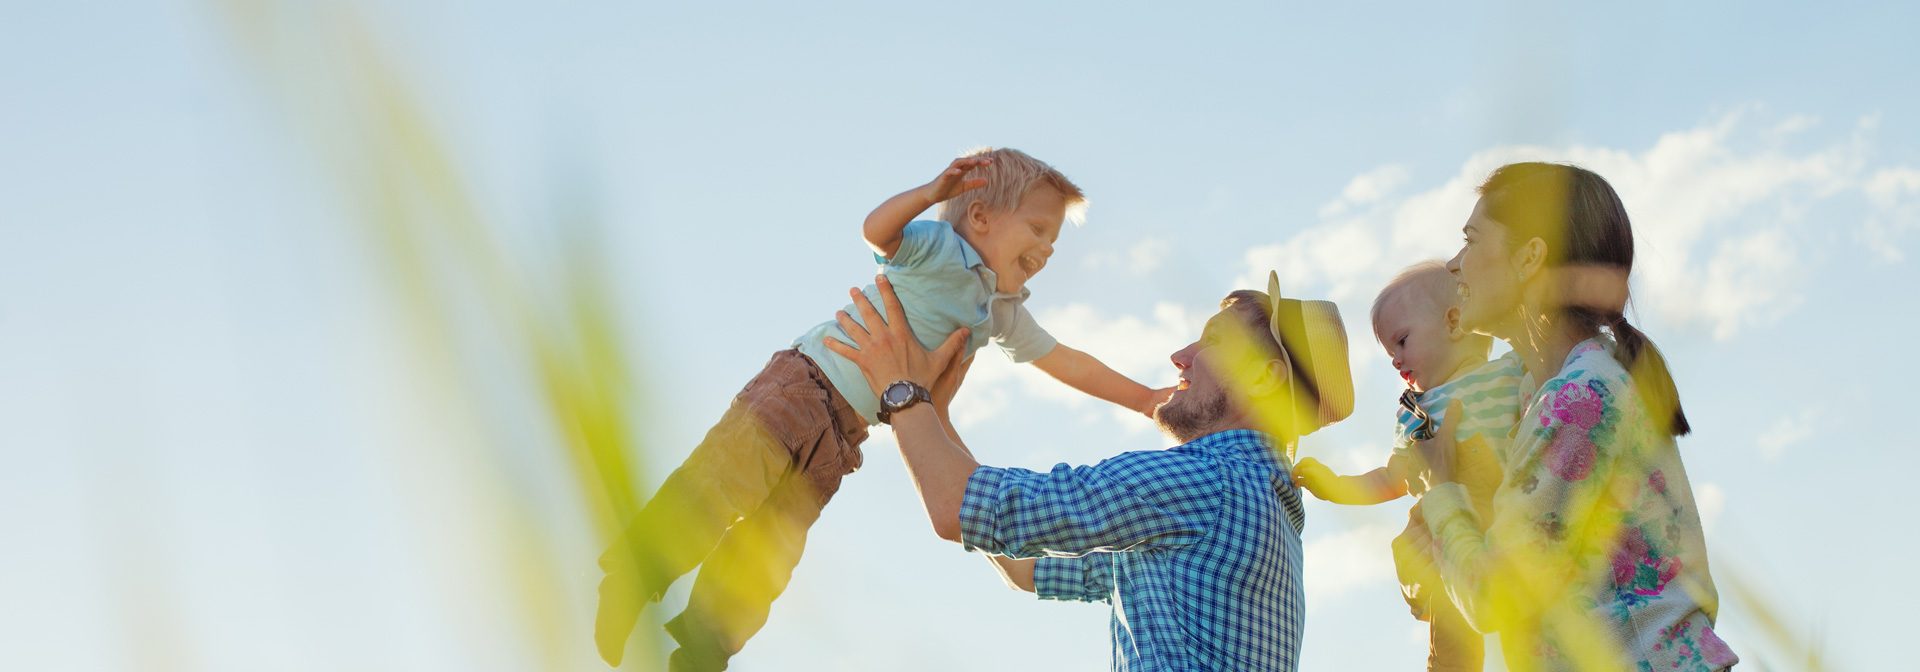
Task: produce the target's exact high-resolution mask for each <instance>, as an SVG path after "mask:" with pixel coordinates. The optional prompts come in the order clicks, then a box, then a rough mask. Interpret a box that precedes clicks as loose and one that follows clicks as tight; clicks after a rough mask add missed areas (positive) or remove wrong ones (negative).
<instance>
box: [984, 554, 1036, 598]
mask: <svg viewBox="0 0 1920 672" xmlns="http://www.w3.org/2000/svg"><path fill="white" fill-rule="evenodd" d="M987 559H988V560H992V561H993V568H994V569H997V570H1000V579H1001V580H1002V581H1006V582H1007V587H1008V588H1012V589H1014V590H1024V591H1026V592H1029V593H1031V592H1033V564H1034V562H1036V559H1034V558H1023V559H1019V560H1016V559H1013V558H1009V557H1007V556H1004V555H989V556H987Z"/></svg>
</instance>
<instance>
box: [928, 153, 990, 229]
mask: <svg viewBox="0 0 1920 672" xmlns="http://www.w3.org/2000/svg"><path fill="white" fill-rule="evenodd" d="M992 163H993V159H990V158H987V157H984V156H965V157H961V158H958V159H954V160H953V163H949V164H947V169H946V170H944V171H941V173H940V176H939V177H935V178H933V181H932V182H928V183H927V184H926V186H924V187H921V188H920V193H921V194H923V195H925V196H926V199H927V205H929V206H931V205H933V204H935V203H939V202H941V201H944V200H947V199H949V198H953V197H955V196H959V195H960V194H963V193H966V192H969V191H973V190H975V189H979V188H981V187H984V186H987V178H984V177H975V178H968V177H967V176H966V175H967V173H968V172H971V171H972V170H973V169H975V168H979V167H982V166H987V165H991V164H992ZM953 224H954V226H959V222H954V223H953Z"/></svg>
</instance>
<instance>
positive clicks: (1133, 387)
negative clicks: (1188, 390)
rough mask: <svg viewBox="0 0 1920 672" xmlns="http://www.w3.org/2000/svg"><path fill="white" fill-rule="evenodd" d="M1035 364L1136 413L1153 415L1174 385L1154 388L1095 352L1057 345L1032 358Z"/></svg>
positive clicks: (1066, 381) (1063, 379) (1065, 380)
mask: <svg viewBox="0 0 1920 672" xmlns="http://www.w3.org/2000/svg"><path fill="white" fill-rule="evenodd" d="M1033 365H1034V366H1037V367H1040V370H1041V371H1045V372H1047V375H1049V376H1053V378H1054V380H1058V381H1060V382H1063V383H1066V384H1067V385H1068V386H1069V387H1072V388H1073V389H1076V390H1079V391H1081V392H1085V393H1087V394H1089V395H1092V396H1094V397H1096V398H1099V399H1104V400H1106V401H1110V402H1113V403H1116V404H1119V405H1121V406H1123V407H1125V408H1128V409H1131V410H1133V411H1134V412H1137V413H1140V414H1141V415H1145V416H1147V417H1149V418H1151V417H1153V409H1154V407H1155V406H1158V405H1160V403H1161V402H1164V401H1166V399H1167V395H1168V394H1170V393H1172V392H1173V388H1171V387H1168V388H1162V389H1158V390H1156V389H1152V388H1149V387H1147V386H1145V385H1141V384H1140V383H1136V382H1134V381H1133V379H1131V378H1128V377H1126V376H1123V375H1120V372H1118V371H1114V370H1113V369H1111V368H1108V367H1107V365H1106V364H1103V363H1101V361H1100V360H1098V359H1095V358H1094V357H1093V355H1089V354H1087V353H1084V352H1081V351H1079V350H1075V349H1073V348H1069V347H1067V346H1066V345H1064V344H1062V345H1055V346H1053V350H1052V351H1051V352H1048V353H1047V354H1045V355H1043V356H1041V357H1040V358H1039V359H1036V360H1033Z"/></svg>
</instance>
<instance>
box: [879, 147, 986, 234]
mask: <svg viewBox="0 0 1920 672" xmlns="http://www.w3.org/2000/svg"><path fill="white" fill-rule="evenodd" d="M990 163H993V160H992V159H988V158H986V157H963V158H958V159H954V160H953V163H950V164H947V169H946V170H945V171H942V172H941V173H940V176H939V177H935V178H933V181H932V182H928V183H926V184H923V185H920V186H918V187H914V188H912V189H908V190H906V191H903V192H900V193H898V194H895V195H894V196H893V198H889V199H887V200H886V201H883V202H881V203H880V207H877V208H874V209H873V212H871V213H869V214H868V215H867V222H866V224H864V225H862V226H861V228H860V232H861V234H862V235H864V236H865V237H866V239H867V246H868V247H872V248H873V251H874V253H875V254H878V255H880V256H882V257H887V258H892V257H893V254H894V253H895V252H899V251H900V240H901V235H900V231H901V230H902V229H905V228H907V224H908V223H909V222H912V221H913V216H914V215H918V214H920V213H921V212H923V211H925V210H926V209H927V208H931V207H933V205H934V204H935V203H939V202H941V201H944V200H947V199H949V198H953V197H954V196H957V195H959V194H960V193H962V192H966V191H972V190H974V189H979V188H981V187H984V186H987V180H986V178H984V177H976V178H972V179H967V178H966V174H967V171H970V170H973V169H974V168H978V167H980V166H984V165H987V164H990ZM951 223H952V224H953V225H954V226H955V227H958V226H960V223H959V222H951Z"/></svg>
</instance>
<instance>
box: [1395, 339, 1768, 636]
mask: <svg viewBox="0 0 1920 672" xmlns="http://www.w3.org/2000/svg"><path fill="white" fill-rule="evenodd" d="M1610 347H1612V342H1611V341H1610V340H1606V339H1604V338H1596V339H1590V340H1587V341H1584V342H1582V343H1580V344H1579V345H1577V346H1575V347H1574V349H1573V351H1572V352H1570V353H1569V354H1568V355H1567V361H1566V364H1565V365H1564V366H1562V367H1561V370H1560V373H1559V374H1558V375H1556V376H1555V377H1554V378H1553V379H1552V380H1549V381H1547V382H1546V384H1545V385H1542V386H1540V387H1539V390H1538V392H1536V393H1534V394H1533V395H1532V396H1531V398H1530V401H1529V404H1528V407H1527V408H1526V410H1525V412H1524V413H1523V414H1522V416H1521V418H1520V424H1519V425H1517V426H1516V427H1515V428H1514V432H1513V438H1512V440H1511V441H1509V442H1507V443H1508V445H1505V446H1495V447H1494V453H1495V454H1496V456H1497V457H1498V459H1499V460H1500V463H1501V465H1502V466H1503V471H1504V474H1505V480H1504V482H1502V483H1501V485H1500V488H1499V490H1498V491H1496V492H1495V494H1494V498H1493V502H1494V504H1493V520H1492V521H1491V522H1490V523H1488V525H1486V526H1485V527H1484V528H1483V527H1482V526H1481V525H1480V521H1478V520H1477V519H1476V517H1475V513H1474V509H1473V506H1472V505H1471V504H1470V503H1469V501H1470V500H1469V499H1468V497H1467V493H1466V490H1465V489H1464V488H1463V487H1462V486H1460V485H1459V484H1458V483H1448V484H1445V485H1443V486H1441V487H1438V488H1435V489H1434V490H1433V491H1432V492H1429V493H1428V494H1427V495H1426V497H1425V498H1424V499H1423V500H1422V502H1421V509H1422V511H1423V516H1424V517H1425V520H1426V524H1427V527H1428V529H1429V530H1430V531H1431V533H1432V535H1433V538H1434V540H1435V541H1434V544H1435V551H1436V552H1437V553H1438V557H1437V558H1436V560H1437V561H1438V563H1439V565H1440V569H1441V574H1442V577H1443V578H1444V579H1445V583H1446V587H1447V590H1448V592H1449V593H1450V594H1451V595H1452V596H1453V599H1454V601H1455V602H1456V603H1457V604H1458V605H1459V606H1460V610H1461V612H1462V613H1463V614H1465V615H1466V616H1467V618H1468V620H1469V621H1470V622H1472V623H1473V625H1474V626H1475V627H1476V628H1478V629H1479V630H1481V631H1483V632H1496V631H1497V632H1499V633H1501V641H1502V644H1503V647H1504V648H1505V649H1506V659H1507V661H1508V665H1509V666H1513V667H1514V669H1516V670H1523V669H1607V670H1614V669H1631V670H1662V671H1664V670H1685V671H1694V670H1702V671H1713V670H1720V669H1724V668H1726V667H1728V666H1730V665H1732V664H1733V663H1735V662H1737V661H1738V660H1739V658H1738V657H1736V656H1735V655H1734V654H1733V651H1732V650H1730V649H1729V648H1727V645H1726V643H1725V642H1723V641H1722V640H1721V639H1720V637H1719V636H1718V635H1716V634H1715V633H1714V631H1713V620H1714V615H1715V613H1716V611H1717V610H1718V608H1719V598H1718V596H1717V594H1716V592H1715V590H1714V587H1713V579H1712V577H1711V576H1709V574H1708V572H1707V549H1706V542H1705V539H1704V536H1703V535H1702V533H1701V530H1700V515H1699V510H1698V508H1697V507H1696V506H1695V505H1694V499H1693V492H1692V490H1691V488H1690V487H1689V485H1688V482H1687V474H1686V470H1685V468H1684V467H1682V466H1681V463H1680V453H1679V448H1678V446H1677V445H1676V444H1675V443H1674V440H1673V437H1672V436H1669V435H1667V434H1666V433H1665V432H1663V431H1659V430H1658V429H1656V428H1655V426H1654V425H1653V424H1652V423H1650V422H1648V418H1647V413H1646V411H1645V409H1644V407H1643V406H1642V405H1641V404H1640V402H1639V400H1638V397H1637V396H1636V394H1635V390H1634V387H1633V382H1632V380H1631V379H1630V378H1629V377H1628V375H1627V372H1626V370H1625V369H1624V368H1622V367H1621V366H1620V364H1619V362H1618V361H1616V360H1615V359H1614V357H1613V354H1612V352H1611V351H1610V350H1609V348H1610ZM1522 385H1524V386H1526V387H1523V388H1522V389H1525V390H1531V389H1533V388H1532V387H1531V380H1530V379H1528V380H1524V381H1523V382H1522ZM1483 529H1484V531H1483Z"/></svg>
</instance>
